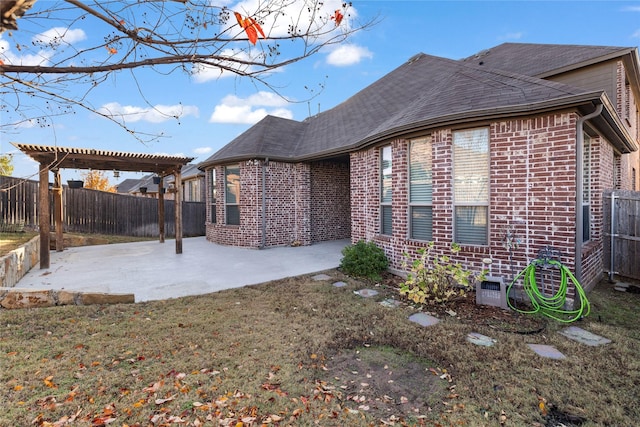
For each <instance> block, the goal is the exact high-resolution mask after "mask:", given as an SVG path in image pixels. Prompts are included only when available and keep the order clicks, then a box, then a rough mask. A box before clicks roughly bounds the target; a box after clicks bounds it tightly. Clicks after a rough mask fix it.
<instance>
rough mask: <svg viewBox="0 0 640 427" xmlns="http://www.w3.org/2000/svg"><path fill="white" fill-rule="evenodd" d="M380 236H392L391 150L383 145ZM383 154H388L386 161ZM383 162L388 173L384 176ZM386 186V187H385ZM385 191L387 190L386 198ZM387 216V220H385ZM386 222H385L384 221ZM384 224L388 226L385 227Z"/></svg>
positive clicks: (380, 151) (380, 164)
mask: <svg viewBox="0 0 640 427" xmlns="http://www.w3.org/2000/svg"><path fill="white" fill-rule="evenodd" d="M379 153H380V162H379V167H380V174H379V181H380V182H379V183H380V234H381V235H383V236H392V235H393V150H392V148H391V145H385V146H382V147H380V149H379ZM385 153H388V155H389V158H388V159H387V158H386V156H385ZM385 161H388V162H389V173H388V174H387V175H386V176H385ZM385 184H387V187H388V188H387V187H385ZM385 190H388V197H387V196H386V193H385ZM387 215H388V216H389V218H387ZM386 220H387V221H386ZM385 224H387V225H388V228H389V229H388V230H387V227H385Z"/></svg>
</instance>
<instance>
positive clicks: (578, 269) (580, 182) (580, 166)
mask: <svg viewBox="0 0 640 427" xmlns="http://www.w3.org/2000/svg"><path fill="white" fill-rule="evenodd" d="M600 113H602V104H598V106H597V107H596V110H595V111H594V112H593V113H590V114H587V115H586V116H583V117H580V118H579V119H578V122H577V123H576V242H575V256H574V259H575V277H576V279H577V281H578V282H581V281H582V243H583V242H582V241H583V239H584V233H583V232H582V230H583V226H584V211H583V210H582V203H583V202H584V194H583V188H584V163H583V162H584V159H583V157H584V122H586V121H587V120H589V119H592V118H594V117H597V116H599V115H600Z"/></svg>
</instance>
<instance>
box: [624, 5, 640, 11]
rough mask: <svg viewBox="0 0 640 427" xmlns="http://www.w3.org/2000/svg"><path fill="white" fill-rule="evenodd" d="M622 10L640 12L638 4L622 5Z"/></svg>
mask: <svg viewBox="0 0 640 427" xmlns="http://www.w3.org/2000/svg"><path fill="white" fill-rule="evenodd" d="M622 10H623V11H624V12H640V6H627V7H623V8H622Z"/></svg>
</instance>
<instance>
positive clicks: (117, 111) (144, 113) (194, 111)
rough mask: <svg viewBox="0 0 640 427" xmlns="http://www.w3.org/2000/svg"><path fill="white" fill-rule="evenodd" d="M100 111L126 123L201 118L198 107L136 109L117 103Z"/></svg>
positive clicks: (169, 106) (178, 106)
mask: <svg viewBox="0 0 640 427" xmlns="http://www.w3.org/2000/svg"><path fill="white" fill-rule="evenodd" d="M98 111H99V112H100V113H102V114H105V115H107V116H111V117H114V118H116V119H117V118H121V119H122V120H124V121H126V122H138V121H145V122H151V123H162V122H166V121H167V120H171V119H175V118H183V117H186V116H194V117H198V116H199V114H200V113H199V110H198V107H195V106H190V105H182V104H176V105H161V104H158V105H154V106H153V107H136V106H132V105H120V104H119V103H117V102H110V103H108V104H104V105H103V106H102V107H100V108H99V109H98Z"/></svg>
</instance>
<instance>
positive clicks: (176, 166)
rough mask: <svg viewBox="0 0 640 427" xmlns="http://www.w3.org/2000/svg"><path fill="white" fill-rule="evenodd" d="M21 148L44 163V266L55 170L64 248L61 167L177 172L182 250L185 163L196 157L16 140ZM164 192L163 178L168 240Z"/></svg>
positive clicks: (160, 207)
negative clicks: (50, 179) (50, 198)
mask: <svg viewBox="0 0 640 427" xmlns="http://www.w3.org/2000/svg"><path fill="white" fill-rule="evenodd" d="M12 144H13V145H14V146H15V147H16V148H18V149H19V150H20V151H22V152H23V153H25V154H26V155H28V156H29V157H31V158H32V159H33V160H35V161H36V162H38V163H39V164H40V168H39V175H40V186H39V188H40V190H39V195H38V198H39V203H40V209H39V212H38V225H39V228H40V268H41V269H44V268H49V265H50V258H49V245H50V236H49V233H50V232H51V221H50V217H49V210H50V206H49V172H53V174H54V181H53V194H54V198H53V201H54V222H55V229H56V250H57V251H62V250H63V249H64V247H63V234H62V233H63V224H62V182H61V178H60V169H94V170H104V171H122V172H145V173H155V174H156V175H158V176H160V177H165V176H167V175H173V176H174V179H175V189H176V193H175V198H174V203H175V221H176V225H175V229H176V253H177V254H181V253H182V193H181V192H182V175H181V171H182V167H183V166H184V165H186V164H187V163H189V162H191V161H192V160H193V157H183V156H164V155H156V154H143V153H127V152H117V151H104V150H94V149H90V148H70V147H53V146H46V145H34V144H21V143H16V142H12ZM164 221H165V218H164V195H163V180H162V179H161V180H160V184H158V228H159V231H160V243H163V242H164V237H165V236H164V234H165V231H164Z"/></svg>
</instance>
